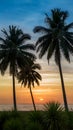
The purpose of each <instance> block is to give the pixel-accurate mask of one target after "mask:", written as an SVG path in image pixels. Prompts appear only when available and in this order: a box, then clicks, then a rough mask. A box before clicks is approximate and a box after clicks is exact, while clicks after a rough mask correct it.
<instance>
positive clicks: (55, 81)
mask: <svg viewBox="0 0 73 130" xmlns="http://www.w3.org/2000/svg"><path fill="white" fill-rule="evenodd" d="M56 7H57V8H61V9H62V10H67V11H68V12H69V14H70V16H69V18H68V20H67V22H68V23H69V22H72V21H73V0H55V1H54V0H2V1H0V29H2V28H7V27H8V26H9V25H17V26H18V27H20V28H22V29H23V31H24V32H25V33H29V34H30V35H31V36H32V40H31V42H33V43H35V40H36V39H37V37H36V34H34V33H33V31H32V30H33V28H34V27H35V26H36V25H44V18H45V15H44V14H45V13H48V14H49V15H50V10H51V9H53V8H56ZM0 33H1V32H0ZM37 62H38V63H40V64H41V66H42V70H41V71H40V74H41V75H42V82H40V86H38V87H37V86H35V88H34V89H33V94H34V99H35V102H36V103H45V102H48V101H52V100H55V101H59V102H61V103H63V98H62V91H61V83H60V77H59V73H58V68H57V66H56V65H55V63H54V60H53V58H52V59H51V60H50V64H49V65H48V63H47V60H46V56H44V58H43V59H41V60H39V59H37ZM62 67H63V73H64V81H65V86H66V93H67V98H68V103H69V104H73V57H72V56H71V63H70V64H68V63H67V62H66V61H65V60H64V58H62ZM16 95H17V103H22V104H23V103H31V98H30V93H29V89H27V88H21V85H19V84H18V82H17V81H16ZM11 103H12V77H10V76H9V73H8V71H7V72H6V74H5V76H3V77H2V76H0V104H11Z"/></svg>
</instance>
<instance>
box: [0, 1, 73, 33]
mask: <svg viewBox="0 0 73 130" xmlns="http://www.w3.org/2000/svg"><path fill="white" fill-rule="evenodd" d="M56 7H58V8H61V9H63V10H68V11H69V13H70V17H69V21H72V17H73V16H72V15H73V0H55V1H54V0H2V1H0V28H3V27H7V26H8V25H12V24H13V25H18V26H19V27H21V28H23V29H24V30H25V32H28V33H32V29H33V28H34V26H36V25H43V24H44V18H45V15H44V13H45V12H47V13H49V14H50V10H51V9H53V8H56Z"/></svg>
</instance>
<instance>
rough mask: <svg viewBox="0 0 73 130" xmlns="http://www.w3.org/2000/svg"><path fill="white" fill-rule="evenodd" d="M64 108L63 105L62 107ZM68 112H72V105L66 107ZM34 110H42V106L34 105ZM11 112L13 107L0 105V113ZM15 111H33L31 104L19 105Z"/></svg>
mask: <svg viewBox="0 0 73 130" xmlns="http://www.w3.org/2000/svg"><path fill="white" fill-rule="evenodd" d="M62 106H63V107H64V105H62ZM68 107H69V110H71V111H73V105H72V104H70V105H68ZM36 109H37V110H43V109H44V105H43V104H36ZM11 110H13V105H8V104H6V105H3V104H2V105H0V111H11ZM17 110H18V111H32V110H34V109H33V105H32V104H19V105H17Z"/></svg>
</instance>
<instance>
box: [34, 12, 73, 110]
mask: <svg viewBox="0 0 73 130" xmlns="http://www.w3.org/2000/svg"><path fill="white" fill-rule="evenodd" d="M67 17H68V12H67V11H61V10H60V9H53V10H51V17H49V16H48V14H46V19H45V22H46V23H47V26H48V27H47V28H46V27H42V26H36V27H35V28H34V30H33V31H34V33H36V32H37V33H38V32H41V33H43V36H41V37H39V38H38V40H37V42H36V46H37V52H40V53H39V58H42V57H43V55H44V54H45V53H46V52H47V60H48V63H49V60H50V58H51V57H52V55H54V59H55V62H56V64H57V66H58V67H59V72H60V78H61V84H62V91H63V99H64V105H65V109H66V110H68V105H67V98H66V93H65V86H64V80H63V74H62V68H61V55H62V54H63V56H64V57H65V59H66V60H67V61H68V62H70V53H73V32H71V31H70V29H71V28H72V27H73V23H70V24H66V23H65V20H66V18H67Z"/></svg>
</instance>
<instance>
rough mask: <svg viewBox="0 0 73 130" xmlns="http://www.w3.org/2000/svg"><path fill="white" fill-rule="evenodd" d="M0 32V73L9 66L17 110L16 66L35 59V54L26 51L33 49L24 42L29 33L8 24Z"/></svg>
mask: <svg viewBox="0 0 73 130" xmlns="http://www.w3.org/2000/svg"><path fill="white" fill-rule="evenodd" d="M2 32H3V34H4V37H0V70H1V74H2V75H4V73H5V71H6V70H7V68H8V67H9V73H10V75H12V80H13V101H14V110H17V107H16V94H15V76H16V73H17V69H18V68H21V67H22V66H24V65H25V64H28V62H31V61H32V60H34V59H35V56H34V55H33V54H32V53H30V52H28V50H34V46H33V45H32V44H26V41H27V40H30V39H31V37H30V35H29V34H24V33H23V31H22V30H21V29H19V28H17V27H16V26H13V25H12V26H9V30H8V32H7V31H6V30H5V29H3V30H2Z"/></svg>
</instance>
